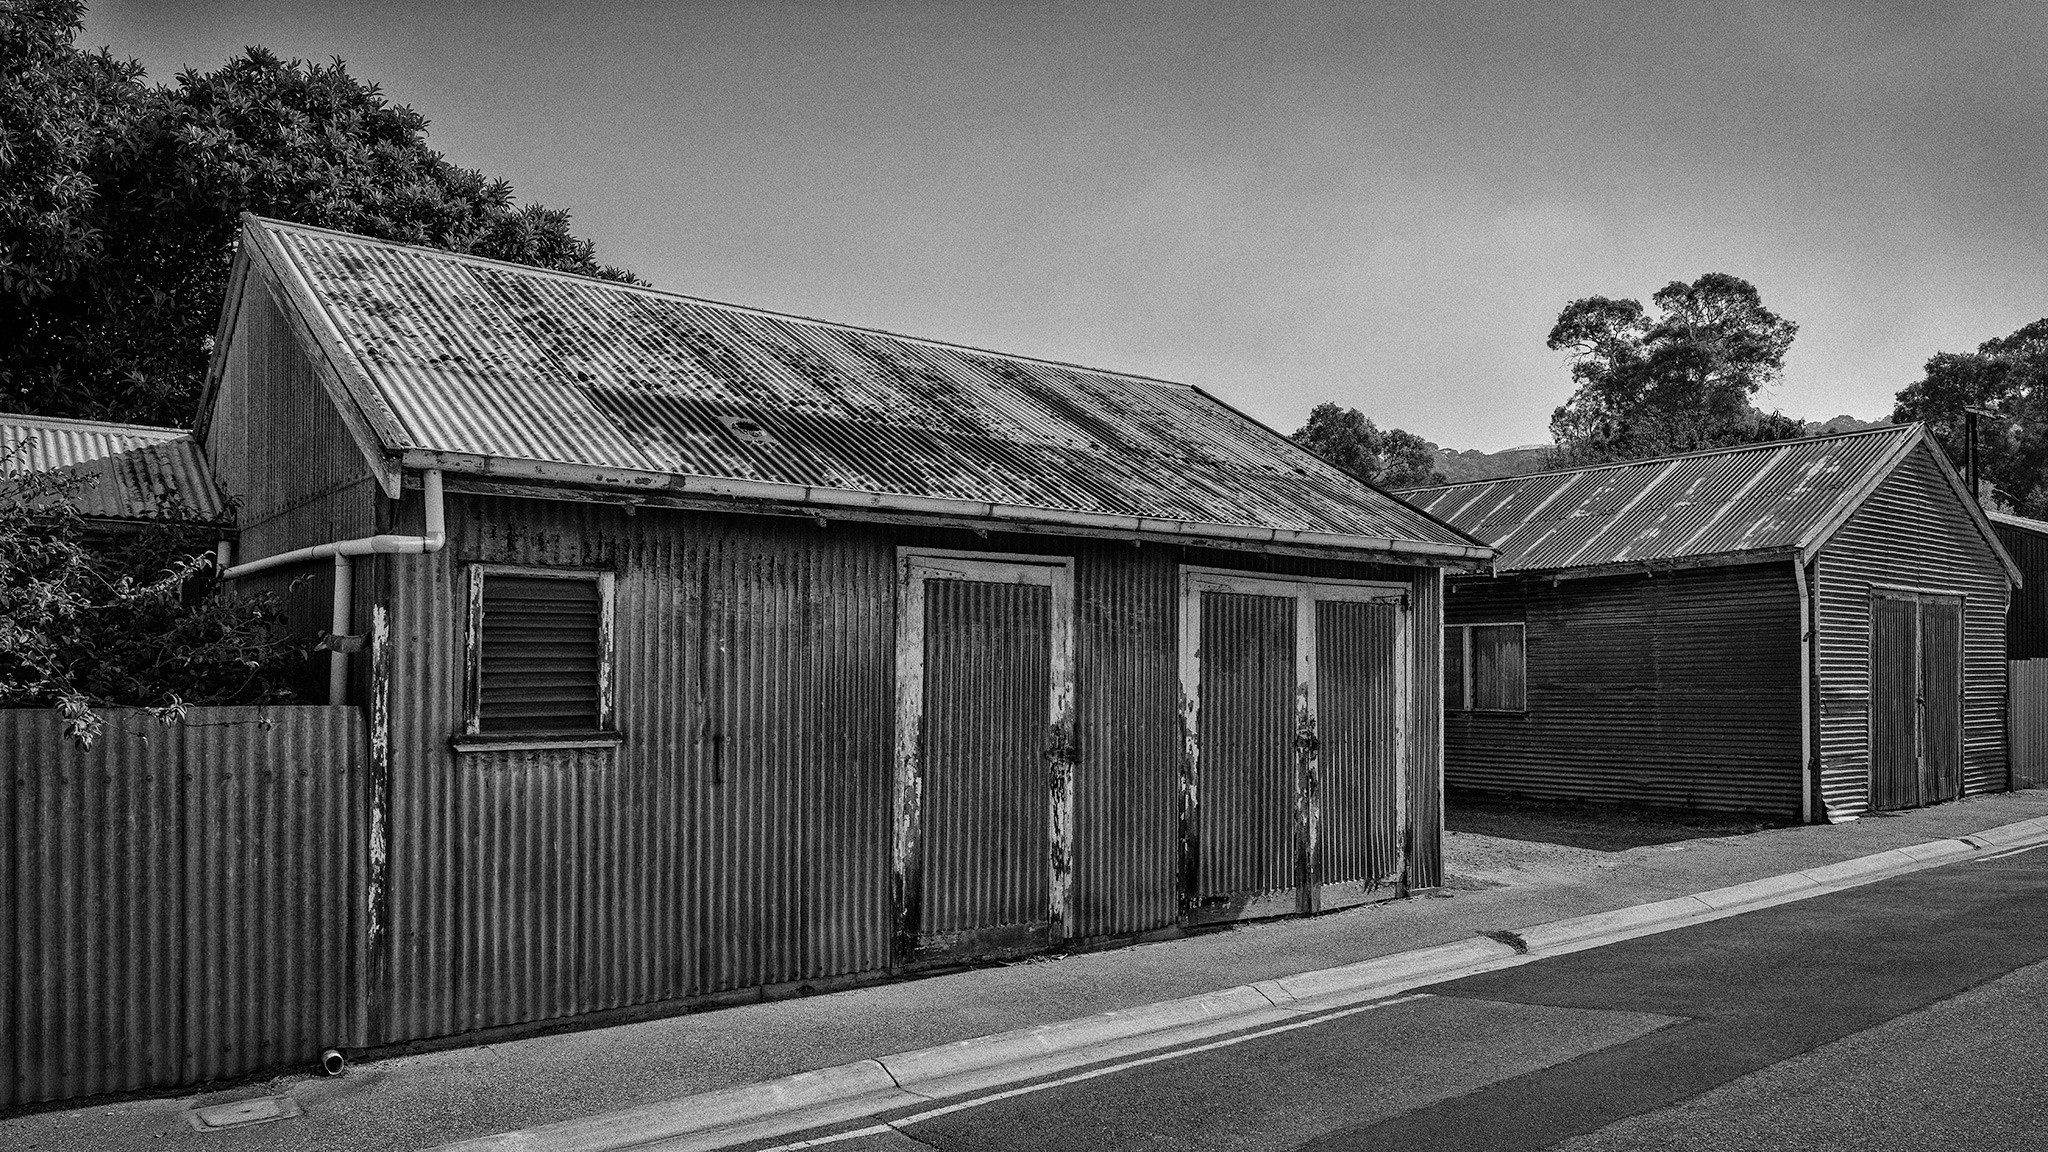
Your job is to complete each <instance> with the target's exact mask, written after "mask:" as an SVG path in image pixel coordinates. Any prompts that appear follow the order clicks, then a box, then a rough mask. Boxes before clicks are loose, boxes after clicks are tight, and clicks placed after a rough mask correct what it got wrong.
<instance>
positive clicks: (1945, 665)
mask: <svg viewBox="0 0 2048 1152" xmlns="http://www.w3.org/2000/svg"><path fill="white" fill-rule="evenodd" d="M1962 757H1963V603H1962V599H1961V598H1960V597H1955V596H1943V595H1934V594H1927V593H1917V592H1909V591H1903V590H1894V589H1873V590H1872V591H1871V599H1870V805H1871V807H1873V808H1876V809H1878V810H1880V811H1883V810H1890V809H1897V808H1914V807H1918V806H1920V805H1922V804H1934V803H1938V802H1940V801H1943V800H1953V799H1955V798H1956V797H1957V796H1959V795H1961V794H1962V782H1963V760H1962Z"/></svg>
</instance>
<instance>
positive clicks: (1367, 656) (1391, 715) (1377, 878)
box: [1312, 600, 1408, 911]
mask: <svg viewBox="0 0 2048 1152" xmlns="http://www.w3.org/2000/svg"><path fill="white" fill-rule="evenodd" d="M1406 615H1407V611H1406V609H1405V607H1404V606H1403V605H1402V604H1401V603H1399V602H1395V601H1389V600H1369V601H1358V600H1317V601H1316V667H1315V673H1316V676H1315V683H1316V716H1315V719H1316V734H1317V740H1318V745H1319V746H1318V748H1317V753H1316V770H1317V775H1318V777H1319V779H1318V782H1317V783H1318V787H1317V789H1316V794H1317V799H1318V801H1319V803H1318V805H1317V807H1318V810H1319V815H1320V817H1321V820H1320V825H1319V827H1317V828H1316V829H1314V830H1313V833H1314V834H1313V836H1312V839H1313V841H1314V843H1315V844H1316V845H1317V850H1318V852H1319V853H1320V856H1321V859H1320V861H1319V862H1318V863H1317V867H1316V868H1315V873H1314V876H1315V881H1316V883H1317V884H1318V885H1319V889H1320V890H1319V891H1318V892H1317V893H1316V894H1315V903H1316V906H1317V907H1318V908H1319V909H1321V910H1324V911H1328V910H1329V909H1332V908H1342V907H1345V906H1347V905H1351V904H1360V903H1364V902H1365V901H1367V900H1371V899H1374V898H1375V897H1378V896H1390V895H1393V892H1394V889H1396V888H1397V887H1398V886H1399V885H1400V882H1401V828H1402V823H1403V818H1404V816H1405V812H1404V809H1405V807H1406V805H1405V803H1404V799H1405V797H1406V795H1407V792H1406V790H1405V789H1404V788H1403V787H1402V786H1401V785H1402V778H1401V761H1402V755H1401V752H1402V749H1404V748H1406V747H1407V746H1408V741H1407V727H1408V726H1407V719H1408V718H1407V716H1406V715H1404V712H1403V708H1402V706H1401V705H1402V702H1403V700H1404V699H1405V698H1406V696H1407V692H1406V691H1405V690H1404V679H1405V677H1404V676H1403V670H1404V669H1406V668H1407V666H1408V665H1407V660H1408V656H1407V652H1406V650H1405V647H1404V645H1403V632H1404V628H1403V626H1404V624H1405V623H1406V620H1405V617H1406Z"/></svg>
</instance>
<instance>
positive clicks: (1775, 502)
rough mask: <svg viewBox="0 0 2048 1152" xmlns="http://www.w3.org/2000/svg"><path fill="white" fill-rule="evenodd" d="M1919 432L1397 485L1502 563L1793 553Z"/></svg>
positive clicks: (1631, 562) (1597, 565)
mask: <svg viewBox="0 0 2048 1152" xmlns="http://www.w3.org/2000/svg"><path fill="white" fill-rule="evenodd" d="M1923 436H1924V434H1923V433H1922V432H1921V430H1920V428H1919V427H1918V426H1917V425H1909V426H1906V427H1899V428H1881V429H1875V430H1871V431H1866V432H1852V433H1848V434H1845V435H1841V436H1820V437H1814V438H1812V439H1806V440H1788V441H1781V442H1778V443H1771V444H1758V445H1754V446H1750V447H1743V448H1729V449H1721V450H1717V451H1711V452H1695V453H1690V454H1687V455H1683V456H1669V457H1664V458H1661V459H1656V460H1639V461H1634V462H1631V463H1626V464H1609V465H1602V466H1599V467H1595V468H1579V469H1573V470H1570V471H1563V472H1543V473H1538V474H1536V475H1533V476H1514V477H1509V478H1505V479H1500V480H1479V481H1473V482H1470V483H1466V484H1452V485H1447V486H1443V487H1438V488H1419V489H1415V490H1412V491H1408V492H1403V493H1400V495H1401V496H1403V497H1404V498H1406V499H1407V500H1409V501H1411V502H1413V503H1415V504H1417V505H1419V506H1420V507H1422V508H1424V509H1426V510H1427V511H1429V512H1431V513H1433V514H1434V515H1436V516H1439V517H1441V518H1442V519H1444V520H1446V521H1449V522H1450V523H1451V524H1453V525H1455V526H1457V527H1458V528H1460V529H1463V530H1464V531H1465V532H1467V533H1470V534H1471V535H1473V536H1475V537H1477V538H1479V539H1481V540H1484V541H1486V542H1487V543H1490V544H1492V545H1493V546H1494V547H1495V548H1496V549H1498V555H1497V556H1496V558H1495V561H1494V567H1495V571H1497V572H1503V573H1506V572H1545V571H1562V570H1570V569H1601V568H1615V567H1644V566H1655V565H1657V564H1659V563H1664V562H1678V561H1689V560H1700V559H1707V558H1713V557H1741V556H1754V555H1758V554H1768V553H1777V552H1783V553H1791V552H1794V551H1797V550H1801V549H1809V548H1812V547H1815V546H1816V545H1817V544H1818V543H1819V542H1820V537H1823V536H1825V535H1826V533H1827V532H1829V531H1830V530H1832V528H1833V527H1834V526H1836V525H1839V524H1840V523H1841V521H1842V520H1843V519H1844V518H1845V517H1846V516H1847V515H1848V512H1849V511H1850V510H1851V509H1852V508H1853V506H1854V505H1855V504H1856V503H1857V502H1858V501H1860V500H1861V499H1862V498H1863V497H1865V496H1867V495H1868V494H1869V493H1870V491H1871V490H1872V489H1873V488H1874V487H1875V486H1876V484H1877V483H1878V481H1879V480H1880V479H1882V477H1883V476H1884V475H1885V474H1886V473H1887V471H1888V470H1889V469H1890V468H1891V467H1892V466H1893V465H1895V464H1896V463H1897V462H1898V461H1899V460H1900V459H1901V458H1903V456H1904V455H1905V453H1906V452H1907V451H1908V450H1909V449H1910V448H1911V447H1912V445H1913V444H1914V443H1915V442H1916V441H1917V440H1919V439H1921V438H1923ZM1986 534H1987V535H1988V528H1987V530H1986Z"/></svg>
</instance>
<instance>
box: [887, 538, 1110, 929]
mask: <svg viewBox="0 0 2048 1152" xmlns="http://www.w3.org/2000/svg"><path fill="white" fill-rule="evenodd" d="M899 562H900V564H901V566H902V573H901V585H900V588H899V596H898V618H897V685H898V699H897V704H898V724H899V727H898V737H897V744H898V753H899V759H898V769H897V789H896V791H897V795H896V801H897V803H896V815H897V825H896V894H897V920H898V953H899V957H898V959H899V962H901V963H905V964H918V963H924V962H932V961H942V960H948V959H961V958H966V957H986V956H1000V955H1005V954H1010V953H1019V952H1027V951H1033V950H1037V949H1041V948H1043V947H1045V946H1046V945H1047V944H1048V943H1050V942H1052V941H1054V940H1057V939H1059V938H1060V937H1061V936H1062V935H1064V927H1065V922H1066V898H1067V889H1068V887H1069V878H1070V876H1071V872H1072V864H1071V849H1072V825H1073V801H1072V796H1073V762H1074V756H1073V594H1072V587H1073V585H1072V581H1071V578H1070V573H1071V569H1070V568H1069V566H1068V564H1067V562H1066V561H1064V560H1060V559H1048V560H1043V561H1040V560H1036V559H1033V558H1009V557H1004V558H991V557H983V556H970V555H952V554H943V553H931V552H905V553H904V554H903V555H902V557H901V559H900V561H899Z"/></svg>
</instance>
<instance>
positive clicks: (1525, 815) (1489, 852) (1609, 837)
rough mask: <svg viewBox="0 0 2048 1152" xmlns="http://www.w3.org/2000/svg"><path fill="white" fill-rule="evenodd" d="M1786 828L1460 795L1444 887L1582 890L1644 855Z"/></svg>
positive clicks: (1452, 817)
mask: <svg viewBox="0 0 2048 1152" xmlns="http://www.w3.org/2000/svg"><path fill="white" fill-rule="evenodd" d="M1784 826H1785V822H1783V821H1772V820H1766V819H1762V818H1758V817H1749V816H1741V815H1733V814H1729V813H1723V812H1697V811H1689V810H1683V809H1669V808H1650V807H1644V806H1640V805H1619V804H1590V803H1569V802H1558V801H1547V800H1530V799H1519V798H1512V797H1501V796H1488V795H1479V794H1473V793H1456V792H1454V793H1451V794H1450V795H1449V796H1447V797H1446V798H1445V805H1444V887H1445V888H1447V889H1450V890H1452V891H1454V892H1455V891H1477V890H1481V889H1486V888H1500V887H1519V886H1523V885H1528V884H1543V883H1557V882H1565V883H1573V882H1580V881H1585V880H1590V879H1593V878H1595V877H1597V876H1599V875H1600V874H1601V873H1603V872H1607V871H1610V870H1612V869H1614V868H1616V867H1619V866H1620V865H1621V864H1622V863H1623V862H1624V861H1626V860H1628V859H1630V858H1632V857H1635V856H1640V855H1642V854H1643V853H1655V852H1669V851H1680V850H1683V849H1684V848H1685V847H1686V846H1687V844H1688V842H1696V841H1712V840H1718V839H1722V838H1726V837H1731V836H1745V835H1748V834H1749V833H1752V832H1760V831H1763V830H1764V829H1767V828H1780V827H1784Z"/></svg>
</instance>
